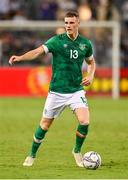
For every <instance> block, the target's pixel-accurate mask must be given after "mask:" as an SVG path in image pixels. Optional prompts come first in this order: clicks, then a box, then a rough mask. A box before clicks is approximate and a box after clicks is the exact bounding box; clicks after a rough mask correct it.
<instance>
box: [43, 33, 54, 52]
mask: <svg viewBox="0 0 128 180" xmlns="http://www.w3.org/2000/svg"><path fill="white" fill-rule="evenodd" d="M56 40H57V38H56V36H54V37H52V38H50V39H49V40H47V41H46V42H45V43H44V46H45V47H46V48H47V51H46V52H51V53H55V51H56Z"/></svg>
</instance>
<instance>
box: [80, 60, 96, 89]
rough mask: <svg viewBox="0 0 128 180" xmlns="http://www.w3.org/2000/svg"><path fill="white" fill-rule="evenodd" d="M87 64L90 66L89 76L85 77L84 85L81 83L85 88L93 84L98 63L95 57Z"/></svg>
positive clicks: (88, 68) (88, 69)
mask: <svg viewBox="0 0 128 180" xmlns="http://www.w3.org/2000/svg"><path fill="white" fill-rule="evenodd" d="M86 62H87V64H88V67H87V75H86V77H83V79H82V83H81V84H82V85H84V86H88V85H90V84H91V82H92V81H93V78H94V74H95V70H96V62H95V59H94V57H92V58H91V59H87V60H86Z"/></svg>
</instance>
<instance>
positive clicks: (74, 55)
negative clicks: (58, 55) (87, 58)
mask: <svg viewBox="0 0 128 180" xmlns="http://www.w3.org/2000/svg"><path fill="white" fill-rule="evenodd" d="M77 58H78V51H77V50H72V49H70V59H77Z"/></svg>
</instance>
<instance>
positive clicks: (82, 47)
mask: <svg viewBox="0 0 128 180" xmlns="http://www.w3.org/2000/svg"><path fill="white" fill-rule="evenodd" d="M79 48H80V49H81V50H82V51H83V50H85V49H86V48H87V47H86V44H79Z"/></svg>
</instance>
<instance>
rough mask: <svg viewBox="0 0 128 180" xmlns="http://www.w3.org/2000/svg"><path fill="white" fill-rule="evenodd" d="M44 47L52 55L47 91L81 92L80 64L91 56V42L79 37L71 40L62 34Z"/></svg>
mask: <svg viewBox="0 0 128 180" xmlns="http://www.w3.org/2000/svg"><path fill="white" fill-rule="evenodd" d="M44 45H45V46H46V47H47V48H48V50H49V52H51V53H52V55H53V59H52V79H51V82H50V88H49V90H50V91H54V92H58V93H73V92H76V91H79V90H82V89H83V86H82V85H81V81H82V64H83V61H84V60H85V59H86V58H88V57H90V56H91V55H92V54H93V50H92V45H91V42H90V41H89V40H88V39H86V38H85V37H83V36H81V35H78V36H77V38H76V39H75V40H71V39H70V38H69V37H68V36H67V34H66V33H64V34H60V35H56V36H53V37H52V38H50V39H49V40H48V41H47V42H46V43H45V44H44Z"/></svg>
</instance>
